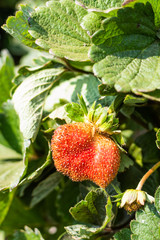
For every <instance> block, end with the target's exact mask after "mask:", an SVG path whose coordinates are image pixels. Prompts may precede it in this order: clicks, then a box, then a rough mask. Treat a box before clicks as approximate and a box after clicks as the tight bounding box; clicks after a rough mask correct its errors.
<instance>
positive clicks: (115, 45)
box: [90, 3, 160, 97]
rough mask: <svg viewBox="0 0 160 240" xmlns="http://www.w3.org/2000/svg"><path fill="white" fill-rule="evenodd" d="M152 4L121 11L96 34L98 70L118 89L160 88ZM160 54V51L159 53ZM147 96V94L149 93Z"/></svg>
mask: <svg viewBox="0 0 160 240" xmlns="http://www.w3.org/2000/svg"><path fill="white" fill-rule="evenodd" d="M154 20H155V19H154V12H153V10H152V7H151V4H150V3H146V5H144V4H143V3H137V4H135V5H134V7H133V8H123V9H120V10H118V12H117V17H111V18H108V19H106V20H105V21H104V24H103V27H104V30H100V31H98V32H97V33H95V34H94V36H93V43H94V44H95V45H94V46H92V47H91V51H90V57H91V59H93V60H94V61H95V62H97V63H96V64H95V65H94V67H93V70H94V73H95V75H97V76H98V77H100V78H102V82H103V84H106V85H107V87H108V88H113V87H114V88H115V89H116V91H118V92H130V91H132V92H133V93H135V94H141V93H143V92H144V93H147V92H151V91H154V90H156V89H159V88H160V82H159V76H160V72H159V67H157V66H159V51H160V48H159V40H157V36H156V26H155V25H154ZM157 53H158V54H157ZM145 97H147V95H146V96H145Z"/></svg>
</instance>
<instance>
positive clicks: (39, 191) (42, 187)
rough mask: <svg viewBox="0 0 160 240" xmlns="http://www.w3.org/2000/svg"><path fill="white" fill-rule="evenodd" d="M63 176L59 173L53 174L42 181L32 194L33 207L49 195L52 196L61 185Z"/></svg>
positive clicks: (31, 204)
mask: <svg viewBox="0 0 160 240" xmlns="http://www.w3.org/2000/svg"><path fill="white" fill-rule="evenodd" d="M61 179H62V175H61V174H60V173H58V172H55V173H52V174H51V175H49V176H48V177H47V178H46V179H44V180H43V181H41V182H40V183H39V184H38V185H37V186H36V187H35V188H34V190H33V192H32V200H31V203H30V206H31V207H34V206H35V205H36V204H37V203H39V202H40V201H42V200H43V199H44V198H45V197H46V196H47V195H48V194H50V193H51V192H52V191H53V190H54V189H55V188H56V187H57V186H58V184H59V183H60V181H61Z"/></svg>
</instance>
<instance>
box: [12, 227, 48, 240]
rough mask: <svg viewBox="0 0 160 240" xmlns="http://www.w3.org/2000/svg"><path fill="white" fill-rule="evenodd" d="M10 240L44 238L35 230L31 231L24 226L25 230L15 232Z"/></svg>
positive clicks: (39, 239)
mask: <svg viewBox="0 0 160 240" xmlns="http://www.w3.org/2000/svg"><path fill="white" fill-rule="evenodd" d="M11 240H44V238H43V237H42V235H41V233H40V232H39V230H38V229H37V228H35V230H34V231H33V230H32V229H30V228H29V227H27V226H25V230H20V231H17V232H15V233H14V237H13V238H12V239H11Z"/></svg>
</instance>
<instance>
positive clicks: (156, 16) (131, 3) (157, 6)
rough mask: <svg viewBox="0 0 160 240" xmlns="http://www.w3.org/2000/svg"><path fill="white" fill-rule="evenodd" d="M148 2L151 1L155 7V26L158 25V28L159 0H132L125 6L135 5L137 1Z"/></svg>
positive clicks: (159, 17)
mask: <svg viewBox="0 0 160 240" xmlns="http://www.w3.org/2000/svg"><path fill="white" fill-rule="evenodd" d="M147 2H149V3H150V4H151V5H152V8H153V12H154V15H155V16H154V18H155V21H154V23H155V26H156V27H157V29H158V28H159V27H160V16H159V11H158V10H159V8H160V5H159V0H134V1H130V2H129V4H126V5H125V7H133V6H134V5H135V4H136V3H144V4H146V3H147Z"/></svg>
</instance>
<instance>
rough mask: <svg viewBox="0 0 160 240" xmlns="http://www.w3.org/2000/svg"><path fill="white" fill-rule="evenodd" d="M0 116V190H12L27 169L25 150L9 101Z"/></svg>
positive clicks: (16, 117) (14, 113) (17, 120)
mask: <svg viewBox="0 0 160 240" xmlns="http://www.w3.org/2000/svg"><path fill="white" fill-rule="evenodd" d="M3 110H4V113H3V114H1V115H0V190H2V189H7V188H11V189H12V188H14V187H16V186H17V184H18V183H19V181H20V179H21V178H22V176H23V175H24V173H25V171H26V167H27V159H26V148H27V147H28V146H29V142H24V140H23V136H22V134H21V132H20V129H19V118H18V116H17V113H16V112H15V110H14V107H13V104H12V102H11V101H8V102H6V103H4V105H3Z"/></svg>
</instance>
